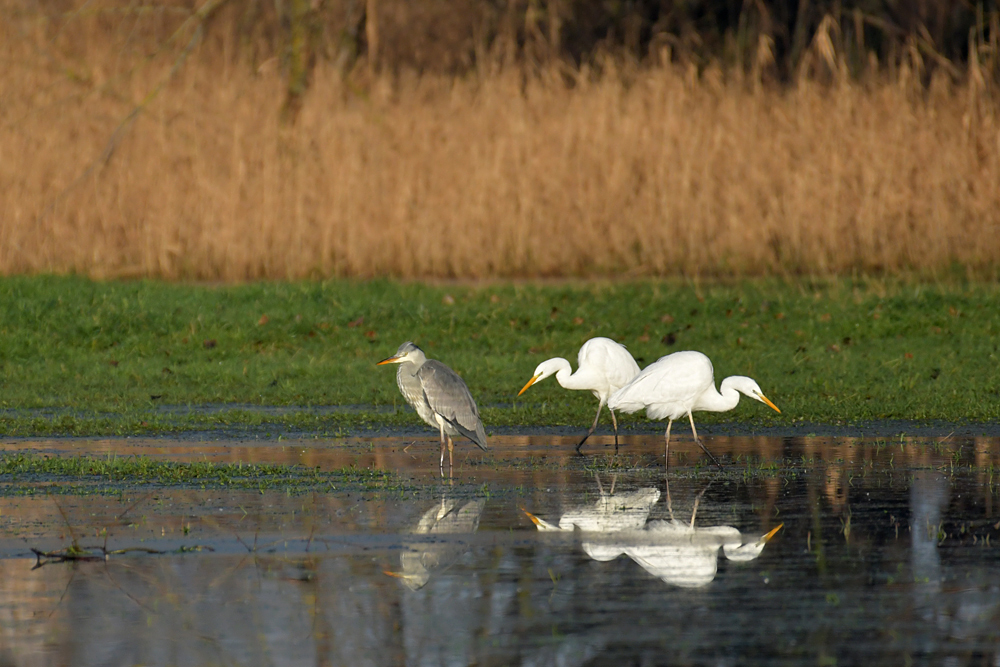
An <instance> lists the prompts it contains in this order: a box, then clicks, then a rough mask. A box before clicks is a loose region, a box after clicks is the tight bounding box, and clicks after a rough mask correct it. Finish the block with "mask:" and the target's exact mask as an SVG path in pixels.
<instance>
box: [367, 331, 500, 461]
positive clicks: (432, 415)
mask: <svg viewBox="0 0 1000 667" xmlns="http://www.w3.org/2000/svg"><path fill="white" fill-rule="evenodd" d="M383 364H399V369H398V370H397V371H396V383H397V384H398V385H399V391H400V392H402V394H403V398H405V399H406V402H407V403H409V404H410V405H412V406H413V409H414V410H416V411H417V414H418V415H420V418H421V419H423V420H424V421H425V422H427V423H428V424H430V425H431V426H433V427H435V428H437V429H438V430H439V431H440V433H441V475H442V476H444V450H445V445H446V444H447V447H448V468H449V470H450V469H451V468H452V467H453V465H454V461H453V458H452V451H453V450H454V447H455V445H454V443H453V442H452V439H451V438H452V436H458V435H464V436H465V437H466V438H468V439H469V440H471V441H472V442H474V443H476V445H478V446H479V448H480V449H482V450H483V451H488V449H489V448H488V447H487V446H486V431H485V429H483V421H482V420H481V419H480V418H479V408H478V407H476V401H475V400H473V398H472V394H470V393H469V388H468V387H467V386H466V385H465V382H464V381H463V380H462V378H460V377H459V376H458V374H457V373H456V372H455V371H453V370H451V369H450V368H448V367H447V366H445V365H444V364H442V363H441V362H440V361H437V360H436V359H428V358H427V356H426V355H425V354H424V351H423V350H421V349H420V348H419V347H417V346H416V345H414V344H413V343H411V342H409V341H407V342H405V343H403V344H402V345H400V346H399V349H398V350H396V354H394V355H392V356H391V357H389V358H387V359H383V360H382V361H380V362H378V364H377V365H378V366H381V365H383Z"/></svg>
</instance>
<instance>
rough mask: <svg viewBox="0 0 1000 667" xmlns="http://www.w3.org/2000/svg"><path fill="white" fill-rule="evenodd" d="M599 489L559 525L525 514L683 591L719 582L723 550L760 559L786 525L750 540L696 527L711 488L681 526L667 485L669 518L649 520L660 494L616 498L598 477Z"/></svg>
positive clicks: (649, 491) (599, 556)
mask: <svg viewBox="0 0 1000 667" xmlns="http://www.w3.org/2000/svg"><path fill="white" fill-rule="evenodd" d="M595 478H597V476H596V475H595ZM597 485H598V491H599V493H600V497H599V498H598V500H597V502H596V503H595V504H588V505H584V506H581V507H578V508H574V509H571V510H569V511H568V512H566V513H565V514H563V515H562V517H560V519H559V521H558V524H553V523H550V522H548V521H545V520H544V519H541V518H539V517H536V516H535V515H533V514H531V513H529V512H527V511H525V512H524V513H525V514H527V515H528V517H529V518H530V519H531V521H532V522H533V523H534V524H535V526H537V527H538V529H539V530H543V531H555V530H559V531H573V530H579V531H581V533H582V535H581V547H582V549H583V551H584V552H585V553H586V554H587V555H588V556H589V557H590V558H593V559H594V560H598V561H610V560H614V559H615V558H617V557H619V556H621V555H622V554H625V555H627V556H628V557H629V558H631V559H632V560H634V561H635V562H636V563H638V564H639V565H640V566H641V567H642V568H643V569H644V570H646V571H647V572H649V573H650V574H652V575H653V576H655V577H657V578H658V579H660V580H662V581H663V582H664V583H667V584H670V585H672V586H678V587H681V588H698V587H701V586H705V585H707V584H709V583H710V582H711V581H712V580H713V579H715V576H716V574H717V573H718V568H719V551H720V549H721V551H722V553H723V554H725V556H726V558H727V559H729V560H731V561H735V562H748V561H752V560H754V559H756V558H757V557H758V556H760V554H761V552H762V551H763V550H764V547H765V546H766V545H767V543H768V541H769V540H771V538H773V537H774V535H775V534H776V533H777V532H778V530H780V529H781V527H782V526H783V525H784V524H781V525H779V526H777V527H776V528H774V529H772V530H771V531H770V532H768V533H765V534H763V535H759V534H755V535H747V534H744V533H742V532H741V531H740V530H738V529H737V528H734V527H732V526H706V527H697V526H696V525H695V520H696V518H697V513H698V505H699V503H700V501H701V498H702V496H703V495H704V494H705V491H707V490H708V487H707V486H706V487H705V488H704V489H702V491H701V492H700V493H699V494H698V495H697V497H696V498H695V501H694V504H693V507H692V509H691V518H690V520H689V521H680V520H678V519H677V518H675V516H674V511H673V504H672V502H671V498H670V487H669V482H668V486H667V512H668V515H669V517H670V518H669V519H667V520H653V521H649V520H648V517H649V514H650V513H651V512H652V510H653V507H654V505H655V504H656V502H657V501H658V500H659V498H660V492H659V490H657V489H655V488H652V487H650V488H644V489H639V490H638V491H632V492H629V493H623V494H617V495H616V494H615V492H614V483H612V487H611V490H610V492H609V493H605V492H604V489H603V488H602V487H601V483H600V478H597Z"/></svg>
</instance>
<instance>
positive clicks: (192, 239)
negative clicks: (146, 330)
mask: <svg viewBox="0 0 1000 667" xmlns="http://www.w3.org/2000/svg"><path fill="white" fill-rule="evenodd" d="M369 4H370V5H371V6H375V3H374V2H372V3H369ZM303 11H305V10H303ZM989 21H996V15H993V16H992V17H984V18H983V24H984V25H983V26H981V29H980V30H979V31H978V33H976V34H973V35H971V39H970V52H969V58H968V66H967V69H968V72H953V71H950V70H949V69H948V68H945V67H937V68H936V69H933V68H928V66H927V58H928V56H927V53H928V51H927V49H926V48H923V49H922V48H921V46H920V44H919V43H917V42H914V45H913V49H912V50H911V51H909V52H905V53H903V54H902V55H901V56H900V57H899V58H898V59H897V60H896V61H895V64H894V67H893V68H892V71H889V70H888V69H887V68H886V67H884V66H879V63H877V62H874V63H872V62H869V63H868V64H867V65H866V67H867V68H868V69H867V70H865V71H861V72H860V73H859V72H858V71H854V70H856V68H855V67H854V65H852V63H851V58H852V57H853V56H852V53H853V52H851V51H850V50H849V49H847V48H846V47H845V46H844V45H845V43H846V42H845V39H846V38H845V36H844V35H843V34H840V33H838V32H837V31H838V30H839V28H838V27H837V26H839V25H840V24H839V23H835V22H830V23H827V24H823V25H821V27H820V29H819V30H817V32H816V33H815V35H814V36H813V38H812V39H811V41H809V42H808V43H807V44H806V45H805V46H804V47H803V48H804V49H806V51H805V53H804V54H803V56H802V58H801V61H800V62H801V65H800V67H799V69H798V71H797V74H796V80H795V81H794V82H793V83H792V84H789V85H779V84H777V83H775V82H773V81H771V80H770V79H769V77H768V72H769V71H771V70H773V67H774V62H773V61H774V54H773V51H772V47H773V43H769V42H768V39H767V38H766V37H765V36H762V37H760V38H759V39H758V40H757V43H756V45H755V47H754V54H755V55H754V61H753V62H752V63H750V64H749V66H748V67H747V68H745V69H737V70H732V69H722V68H721V67H718V66H714V65H707V66H704V67H699V66H697V65H696V64H693V63H687V64H686V65H685V64H678V63H677V61H676V59H669V58H664V61H663V62H661V63H660V64H656V63H655V62H652V61H649V62H644V63H642V64H637V63H634V62H633V61H631V60H629V59H627V58H610V57H608V58H604V59H603V60H597V61H595V64H594V65H592V66H587V65H585V66H582V67H579V68H577V67H568V66H566V65H563V64H558V63H554V64H551V65H545V66H538V67H535V68H532V69H531V70H530V71H529V70H526V69H524V68H515V67H497V68H492V69H488V68H483V69H480V70H479V71H478V72H469V73H465V74H461V75H454V74H440V73H439V74H433V73H424V74H411V73H408V72H409V70H407V69H405V68H401V69H400V68H397V69H396V70H395V71H393V70H392V69H391V68H385V69H383V70H380V71H372V70H370V69H368V68H367V67H360V68H354V69H351V70H349V71H347V72H346V73H345V70H344V69H343V67H341V66H339V65H338V64H337V63H336V62H335V61H331V60H325V59H320V60H318V61H317V62H315V64H314V65H312V70H311V74H310V79H309V87H308V92H307V93H304V94H301V95H298V96H297V97H295V98H294V100H293V102H294V112H295V114H294V115H295V117H294V121H293V122H290V121H289V119H288V114H287V111H288V108H289V99H290V98H289V88H288V83H289V82H288V79H287V78H286V77H285V76H284V75H283V73H282V70H281V68H280V67H278V66H268V63H266V62H265V63H264V64H263V65H262V66H260V67H257V68H249V67H244V66H240V65H234V64H233V61H232V59H231V58H227V57H225V54H226V53H229V52H231V51H232V50H234V49H236V48H237V45H235V44H234V43H231V41H227V40H235V39H236V38H235V37H234V36H232V33H226V32H224V33H222V36H221V37H218V38H216V41H215V42H211V43H204V42H198V43H194V42H191V41H188V39H187V37H188V36H187V34H185V35H183V37H184V39H183V40H181V43H180V45H179V46H178V47H177V49H175V50H174V51H172V52H171V55H170V57H168V58H162V59H156V58H153V59H148V60H143V59H142V58H141V57H139V56H135V57H133V58H132V59H131V60H128V59H126V58H124V56H123V52H124V51H125V49H124V47H121V46H120V44H119V46H116V48H115V49H109V48H106V47H105V46H102V43H101V42H100V40H98V39H96V38H95V35H97V34H99V31H98V30H97V28H91V30H90V32H88V31H81V32H79V33H74V34H61V35H57V36H52V35H50V34H44V32H43V31H42V29H39V34H34V35H33V34H25V32H24V30H25V28H24V26H25V24H24V23H17V24H13V23H8V24H7V25H6V27H2V26H0V32H3V31H6V33H7V34H3V35H0V39H2V42H3V44H4V45H5V46H4V47H3V48H4V53H3V60H4V62H3V63H0V64H2V66H3V69H4V70H5V71H4V73H3V74H0V99H2V100H4V104H2V105H0V193H2V195H0V272H2V273H6V274H9V273H19V272H38V271H59V272H62V271H74V272H81V273H86V274H90V275H94V276H156V277H164V278H169V279H204V280H248V279H255V278H299V277H315V276H376V275H392V276H399V277H407V278H410V277H459V278H472V279H475V278H485V277H515V276H517V277H519V276H592V275H601V276H657V275H674V274H684V275H696V274H697V275H733V274H737V275H756V274H828V273H842V272H852V271H865V272H868V271H875V272H882V271H897V270H907V271H913V270H915V271H925V272H936V271H942V270H952V269H953V267H955V266H956V265H959V266H962V267H964V268H966V269H967V270H970V271H974V272H986V273H989V274H991V275H992V274H993V273H995V271H994V268H993V267H995V266H997V265H998V262H1000V124H998V118H997V111H998V108H997V104H998V102H997V99H996V90H995V80H994V76H995V72H996V71H997V66H998V65H997V54H998V51H997V43H996V40H997V35H998V34H1000V30H997V29H996V28H995V27H994V28H993V30H992V31H990V30H989V29H988V28H989V26H988V25H987V24H988V22H989ZM15 31H19V32H17V33H16V34H15ZM227 35H228V36H227ZM556 37H557V35H550V38H552V39H555V38H556ZM52 40H57V41H58V40H62V42H63V43H64V42H66V41H68V40H72V41H73V43H72V48H69V47H66V46H65V44H63V46H64V48H62V49H61V50H56V49H52V50H49V51H46V48H45V46H46V45H47V44H51V43H52ZM848 41H849V40H848ZM191 44H194V46H193V47H191V48H194V49H195V51H194V52H193V53H192V54H191V56H190V57H189V58H188V60H187V62H186V63H184V64H183V67H182V68H178V67H177V60H176V58H177V56H178V54H179V53H180V49H181V48H182V47H183V48H188V45H191ZM136 50H137V51H141V49H139V48H138V47H137V48H136ZM60 53H72V54H74V56H73V58H67V57H65V56H60V55H59V54H60ZM126 60H127V63H126V64H123V62H124V61H126ZM130 68H131V69H130ZM954 68H955V67H954V66H952V69H954ZM931 69H933V71H930V70H931ZM161 86H162V87H161ZM151 91H157V92H158V94H151ZM137 110H138V111H137ZM133 112H135V113H134V115H130V114H133ZM126 119H127V121H128V125H127V127H126V126H125V121H126Z"/></svg>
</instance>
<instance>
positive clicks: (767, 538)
mask: <svg viewBox="0 0 1000 667" xmlns="http://www.w3.org/2000/svg"><path fill="white" fill-rule="evenodd" d="M784 525H785V524H783V523H779V524H778V527H777V528H772V529H771V532H770V533H768V534H767V535H764V536H763V537H762V538H760V542H758V544H760V543H764V544H767V542H768V540H770V539H771V538H772V537H774V534H775V533H777V532H778V531H779V530H781V527H782V526H784Z"/></svg>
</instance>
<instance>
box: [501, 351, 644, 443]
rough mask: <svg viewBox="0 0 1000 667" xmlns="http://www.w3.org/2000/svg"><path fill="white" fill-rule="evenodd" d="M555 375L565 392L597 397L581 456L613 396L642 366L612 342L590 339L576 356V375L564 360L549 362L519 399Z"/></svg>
mask: <svg viewBox="0 0 1000 667" xmlns="http://www.w3.org/2000/svg"><path fill="white" fill-rule="evenodd" d="M553 373H555V376H556V380H557V381H558V382H559V384H561V385H562V386H563V387H565V388H566V389H586V390H589V391H590V392H592V393H593V394H594V396H596V397H597V399H598V404H597V414H596V415H594V423H593V425H592V426H591V427H590V430H589V431H587V435H585V436H583V440H581V441H580V442H579V443H577V445H576V451H577V452H579V451H580V448H581V447H583V443H585V442H587V438H589V437H590V436H591V434H592V433H593V432H594V429H595V428H597V421H598V420H599V419H600V418H601V409H602V408H604V405H605V404H606V403H607V402H608V398H610V397H611V394H613V393H615V392H616V391H618V390H619V389H621V388H622V387H624V386H625V385H626V384H628V383H629V381H630V380H631V379H632V378H634V377H635V376H636V375H637V374H638V373H639V365H638V364H637V363H635V359H633V358H632V355H631V354H629V352H628V350H626V349H625V346H624V345H622V344H620V343H616V342H615V341H613V340H611V339H610V338H600V337H598V338H591V339H590V340H588V341H587V342H586V343H584V344H583V346H582V347H581V348H580V353H579V354H578V355H577V369H576V372H575V373H573V369H572V367H571V366H570V365H569V362H568V361H566V360H565V359H563V358H562V357H555V358H553V359H548V360H547V361H543V362H542V363H540V364H538V367H537V368H535V374H534V375H533V376H532V377H531V379H530V380H528V384H526V385H524V388H523V389H521V391H519V392H517V395H518V396H520V395H521V394H523V393H524V392H526V391H527V390H528V387H530V386H531V385H533V384H535V383H536V382H541V381H542V380H544V379H545V378H547V377H549V376H550V375H552V374H553ZM610 412H611V423H612V425H613V426H614V429H615V452H617V451H618V420H617V419H615V411H614V410H610Z"/></svg>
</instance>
